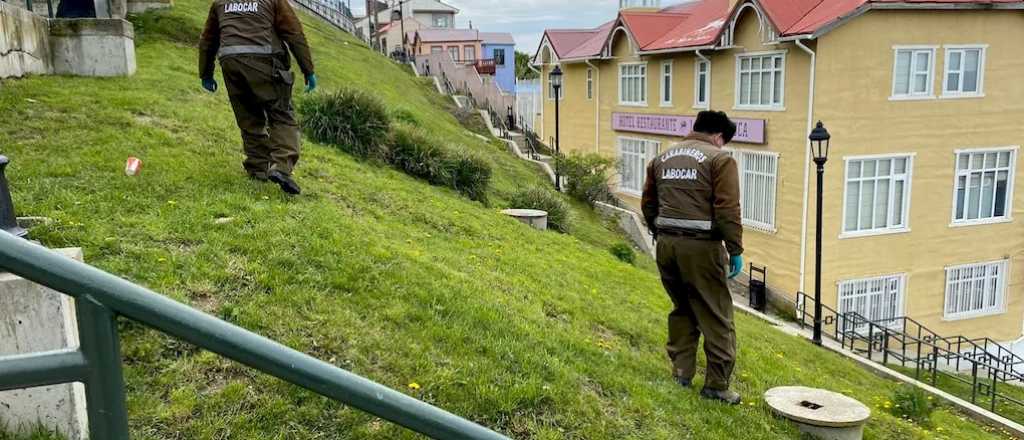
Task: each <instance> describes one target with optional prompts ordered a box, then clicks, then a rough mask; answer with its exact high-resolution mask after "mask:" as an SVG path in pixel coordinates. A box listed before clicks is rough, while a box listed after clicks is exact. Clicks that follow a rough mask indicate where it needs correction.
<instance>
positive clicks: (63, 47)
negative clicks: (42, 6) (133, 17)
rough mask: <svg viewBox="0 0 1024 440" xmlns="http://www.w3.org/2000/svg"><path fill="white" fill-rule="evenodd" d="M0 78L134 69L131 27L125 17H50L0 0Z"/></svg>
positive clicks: (125, 72)
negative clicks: (47, 17) (0, 25)
mask: <svg viewBox="0 0 1024 440" xmlns="http://www.w3.org/2000/svg"><path fill="white" fill-rule="evenodd" d="M0 23H2V24H3V26H2V27H0V78H10V77H22V76H25V75H29V74H36V75H46V74H58V75H79V76H124V75H133V74H134V73H135V68H136V65H135V32H134V29H133V28H132V24H131V23H130V22H128V21H126V20H123V19H118V18H115V19H96V18H78V19H50V20H47V19H46V18H44V17H42V16H40V15H37V14H33V13H32V12H29V11H28V10H26V9H24V8H20V7H17V6H14V5H11V4H8V3H4V2H0Z"/></svg>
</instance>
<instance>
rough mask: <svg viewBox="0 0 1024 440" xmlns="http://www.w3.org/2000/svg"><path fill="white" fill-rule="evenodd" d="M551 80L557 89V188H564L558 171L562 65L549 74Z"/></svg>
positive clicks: (559, 160) (552, 85)
mask: <svg viewBox="0 0 1024 440" xmlns="http://www.w3.org/2000/svg"><path fill="white" fill-rule="evenodd" d="M548 80H549V81H551V88H552V89H554V91H555V190H558V191H561V190H562V176H561V174H559V172H558V163H559V162H561V152H562V150H561V146H560V143H561V142H560V141H561V132H560V127H559V116H560V115H559V109H558V104H559V102H558V101H559V99H558V98H560V97H561V96H562V67H561V66H555V70H552V71H551V74H550V75H548Z"/></svg>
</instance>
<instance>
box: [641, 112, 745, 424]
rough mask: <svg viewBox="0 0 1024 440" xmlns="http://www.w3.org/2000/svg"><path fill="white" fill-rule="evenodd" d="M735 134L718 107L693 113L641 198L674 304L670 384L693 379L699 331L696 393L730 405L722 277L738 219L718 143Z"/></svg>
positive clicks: (731, 263) (733, 176)
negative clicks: (701, 365) (702, 370)
mask: <svg viewBox="0 0 1024 440" xmlns="http://www.w3.org/2000/svg"><path fill="white" fill-rule="evenodd" d="M735 135H736V124H735V123H733V122H732V121H731V120H729V117H728V116H727V115H726V114H725V113H723V112H715V111H704V112H700V114H698V115H697V121H696V123H694V125H693V133H691V134H690V135H689V136H687V137H686V138H685V139H684V140H683V142H681V143H678V144H675V145H673V146H672V148H670V149H669V150H668V151H666V152H664V153H663V154H661V155H660V156H658V157H657V158H655V159H654V160H653V161H652V162H651V165H650V166H649V167H648V169H647V182H646V184H645V186H644V193H643V200H642V206H643V214H644V219H645V220H646V221H647V225H648V227H650V229H651V231H652V232H654V234H655V236H656V237H657V239H658V269H659V271H660V272H661V281H662V284H664V285H665V290H667V291H668V295H669V297H671V298H672V303H673V304H674V305H675V310H673V311H672V313H670V314H669V315H668V344H667V346H666V348H667V350H668V355H669V358H670V359H671V360H672V364H673V370H674V371H673V375H674V376H675V379H676V382H678V383H679V384H680V385H682V386H684V387H689V386H690V385H691V384H692V382H693V377H694V376H695V375H696V373H697V344H698V343H699V341H700V336H701V334H703V335H704V353H705V354H706V355H707V363H708V366H707V377H706V380H705V381H704V388H703V390H701V396H703V397H706V398H708V399H713V400H719V401H722V402H726V403H729V404H733V405H736V404H739V403H740V400H741V399H740V395H739V394H737V393H736V392H734V391H731V390H729V380H730V378H731V376H732V370H733V366H734V365H735V363H736V331H735V327H734V326H733V310H732V296H731V295H730V293H729V287H728V286H727V284H726V278H727V277H728V278H730V279H731V278H733V277H735V276H737V275H739V273H740V271H741V270H742V268H743V257H742V256H741V255H742V254H743V224H742V218H741V214H740V185H739V171H738V170H737V167H736V161H735V160H734V159H733V158H732V156H731V155H730V154H729V153H727V152H725V151H722V147H723V146H724V145H725V144H728V143H729V141H731V140H732V138H733V136H735ZM723 242H724V243H725V246H724V247H723V246H722V243H723ZM726 252H728V255H729V257H728V258H726ZM726 266H728V272H727V267H726Z"/></svg>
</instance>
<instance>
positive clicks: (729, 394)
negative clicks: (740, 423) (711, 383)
mask: <svg viewBox="0 0 1024 440" xmlns="http://www.w3.org/2000/svg"><path fill="white" fill-rule="evenodd" d="M700 396H701V397H703V398H705V399H711V400H717V401H719V402H722V403H728V404H729V405H739V404H740V402H742V401H743V398H741V397H740V395H739V393H737V392H735V391H731V390H721V391H719V390H713V389H711V388H704V389H702V390H700Z"/></svg>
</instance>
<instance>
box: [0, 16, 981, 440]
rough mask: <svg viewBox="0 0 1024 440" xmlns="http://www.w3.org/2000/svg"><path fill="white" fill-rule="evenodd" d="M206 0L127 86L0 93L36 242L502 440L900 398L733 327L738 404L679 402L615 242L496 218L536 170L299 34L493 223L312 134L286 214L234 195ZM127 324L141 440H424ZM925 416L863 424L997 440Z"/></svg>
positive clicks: (962, 422) (657, 432) (157, 35)
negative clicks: (814, 402) (206, 28)
mask: <svg viewBox="0 0 1024 440" xmlns="http://www.w3.org/2000/svg"><path fill="white" fill-rule="evenodd" d="M206 7H207V3H205V2H200V1H198V0H179V1H177V2H175V5H174V8H173V10H171V11H169V12H164V13H155V14H149V15H145V16H143V17H141V18H137V19H135V23H136V32H137V36H138V40H137V54H138V63H139V72H138V74H137V75H136V76H134V77H131V78H126V79H125V78H120V79H95V78H64V77H32V78H28V79H24V80H17V81H5V82H4V83H3V85H2V90H3V92H2V93H0V126H2V127H3V130H0V148H3V149H4V150H3V152H4V153H5V154H8V155H10V156H11V157H12V159H13V161H14V164H13V166H12V167H11V168H10V173H9V177H10V178H11V180H12V186H13V188H14V198H15V201H16V203H17V206H18V210H19V213H20V214H21V215H41V216H47V217H51V218H53V219H55V220H56V221H55V222H54V223H52V224H50V225H48V226H43V227H40V228H39V229H36V230H34V231H33V233H34V234H35V238H37V239H39V240H41V241H42V242H43V243H45V244H46V245H48V246H51V247H63V246H81V247H83V248H84V249H85V255H86V259H87V261H88V262H89V263H91V264H94V265H96V266H99V267H101V268H103V269H105V270H108V271H111V272H113V273H116V274H119V275H121V276H124V277H126V278H128V279H130V280H132V281H134V282H137V283H140V284H142V285H145V286H148V287H150V288H152V289H155V290H157V291H159V292H163V293H165V294H167V295H169V296H171V297H173V298H175V299H177V300H180V301H182V302H185V303H188V304H191V305H193V306H195V307H197V308H200V309H202V310H205V311H207V312H209V313H211V314H214V315H217V316H220V317H222V318H224V319H227V320H229V321H231V322H233V323H236V324H239V325H241V326H244V327H246V328H249V329H251V330H254V331H256V332H259V333H261V334H264V335H266V336H268V337H271V338H274V339H276V340H279V341H281V342H283V343H285V344H287V345H289V346H291V347H294V348H296V349H298V350H301V351H304V352H307V353H310V354H312V355H314V356H317V357H319V358H322V359H324V360H327V361H329V362H331V363H333V364H336V365H338V366H340V367H343V368H346V369H349V370H351V371H354V372H356V373H358V374H361V375H363V376H365V377H368V378H370V379H373V380H376V381H379V382H381V383H384V384H386V385H388V386H391V387H395V388H397V389H400V390H403V391H405V392H407V393H409V394H410V395H412V396H415V397H417V398H420V399H423V400H425V401H427V402H430V403H434V404H437V405H440V406H442V407H444V408H446V409H448V410H450V411H452V412H454V413H456V414H459V415H462V416H465V417H467V418H469V419H472V420H474V421H477V422H480V423H482V424H484V425H486V426H489V427H492V428H494V429H497V430H500V431H502V432H504V433H506V434H507V435H509V436H511V437H513V438H518V439H527V438H529V439H587V440H599V439H609V440H620V439H637V440H640V439H644V440H648V439H687V438H690V439H711V440H718V439H722V440H726V439H728V440H734V439H739V438H742V439H796V438H799V435H798V433H797V431H796V430H795V429H794V428H793V427H792V426H790V425H789V424H788V423H786V422H784V421H781V420H778V419H776V418H774V417H772V416H770V414H769V411H768V409H767V408H766V407H765V406H764V405H763V403H762V402H761V401H760V398H759V396H760V395H762V393H763V392H764V391H765V390H767V389H768V388H770V387H774V386H779V385H792V384H802V385H809V386H816V387H824V388H828V389H832V390H836V391H841V392H845V393H848V394H850V395H852V396H854V397H856V398H858V399H860V400H862V401H865V402H872V401H874V400H877V399H880V398H884V397H885V396H889V395H891V392H892V390H893V389H895V387H896V384H895V383H894V382H891V381H886V380H883V379H880V378H878V377H876V376H874V375H872V374H870V373H868V372H867V371H865V370H862V369H860V368H858V367H856V366H855V365H854V364H852V363H850V362H847V361H845V360H844V359H842V358H840V357H838V356H835V355H833V354H830V353H828V352H824V351H820V350H817V349H815V348H812V347H811V346H810V345H809V344H808V343H807V342H806V341H804V340H801V339H799V338H795V337H790V336H786V335H784V334H782V333H780V332H776V331H774V330H772V329H771V328H770V327H769V326H767V325H766V324H764V323H762V322H761V321H758V320H756V319H753V318H750V317H747V316H742V315H741V316H739V317H738V318H737V327H738V332H739V341H740V348H739V365H738V368H737V372H736V384H735V386H736V389H737V390H739V391H740V392H742V393H743V394H745V395H746V396H747V397H748V398H749V400H750V402H751V404H750V405H744V406H741V407H724V406H720V405H717V404H714V403H709V402H706V401H702V400H701V399H699V398H698V397H697V394H696V392H694V391H692V390H682V389H680V388H679V387H678V386H676V385H675V384H674V383H673V382H672V380H671V378H670V376H669V374H670V369H669V365H668V363H667V361H666V359H665V355H664V352H663V344H664V339H665V328H664V322H665V314H666V313H667V312H668V310H669V307H670V303H669V300H668V298H667V297H666V296H665V294H664V293H663V291H662V288H661V285H660V282H659V280H658V277H657V276H656V274H655V273H654V271H653V266H652V263H651V261H650V258H647V257H644V258H642V259H641V260H640V262H639V264H638V265H637V266H631V265H628V264H625V263H622V262H620V261H618V260H617V259H616V258H615V257H614V256H612V255H611V253H610V252H609V251H608V248H609V246H611V245H612V244H614V243H617V242H619V241H621V240H622V238H621V236H620V235H619V234H618V233H616V232H615V231H613V230H611V229H609V228H608V227H607V225H606V224H605V223H603V222H602V221H600V220H599V219H598V218H597V216H596V215H595V214H594V213H592V212H591V211H589V210H587V209H585V208H584V207H583V206H580V205H578V204H577V205H573V206H574V207H575V209H576V211H577V221H576V224H575V228H574V230H573V233H572V234H569V235H565V234H558V233H554V232H549V233H539V232H535V231H533V230H531V229H529V228H528V227H526V226H525V225H521V224H519V223H517V222H516V221H514V220H512V219H509V218H505V217H503V216H501V215H499V213H498V212H497V211H498V210H499V209H500V208H501V207H503V203H505V201H506V200H507V195H508V194H511V193H512V191H514V190H515V189H516V188H518V187H520V186H524V185H541V184H542V182H543V176H542V175H541V174H540V172H539V171H537V170H536V169H535V168H533V166H532V165H530V164H527V163H524V162H520V161H518V160H516V159H514V158H513V156H512V155H510V154H508V153H507V152H506V151H505V149H504V148H503V147H502V146H501V143H500V142H497V141H492V142H482V141H480V140H479V139H478V138H477V137H475V136H473V135H472V134H470V133H469V132H467V130H466V129H465V128H463V127H462V126H461V125H459V124H458V122H457V121H456V119H455V118H454V117H452V116H451V115H450V114H449V113H448V110H450V102H451V101H450V100H448V99H447V98H445V97H442V96H440V95H438V94H436V93H435V92H434V91H432V90H431V88H430V87H429V85H428V84H427V82H426V81H422V80H418V79H415V78H413V77H411V76H410V75H409V74H408V72H407V70H406V69H403V68H402V67H400V66H395V65H393V64H391V63H390V62H388V61H386V60H384V59H383V58H380V57H378V56H376V55H373V54H371V53H370V52H368V51H367V50H365V49H364V48H363V47H362V46H361V45H360V44H359V43H357V42H356V41H354V40H352V39H351V38H350V37H348V36H346V35H344V34H342V33H340V32H338V31H335V30H333V29H331V28H329V27H328V26H326V25H324V24H322V23H319V22H316V21H312V20H310V19H306V20H305V23H306V25H307V27H306V30H307V34H308V35H309V37H310V40H311V43H312V46H313V48H314V55H315V58H316V61H317V65H318V67H317V73H318V75H319V77H320V78H321V81H322V84H323V87H324V88H325V89H328V90H330V89H336V88H339V87H342V86H356V87H362V88H364V89H365V90H368V91H370V92H371V93H374V94H375V95H377V96H379V97H381V98H382V99H384V100H385V101H386V102H388V103H389V105H390V106H391V107H392V110H393V111H403V112H404V113H403V114H405V115H406V116H408V115H413V116H414V117H415V120H416V123H417V124H418V125H420V126H421V127H422V128H423V129H424V130H427V131H429V132H431V133H432V134H433V135H435V136H438V137H443V138H447V139H451V143H452V145H461V146H462V147H461V148H467V149H471V150H473V151H475V152H477V153H481V154H484V155H485V156H486V157H487V158H488V160H489V161H491V162H492V165H493V166H494V169H495V176H494V179H493V190H492V194H489V200H491V205H490V206H483V205H481V204H479V203H476V202H472V201H470V200H468V199H466V198H465V197H462V196H460V195H458V194H457V193H455V192H453V191H450V190H446V189H442V188H438V187H432V186H429V185H426V184H424V183H423V182H421V181H417V180H415V179H412V178H410V177H408V176H405V175H403V174H401V173H399V172H397V171H394V170H392V169H389V168H386V167H381V166H378V165H374V164H372V163H367V162H361V161H358V160H354V159H352V158H351V157H348V156H345V155H343V154H342V153H339V152H338V151H337V150H336V149H335V148H331V147H326V146H321V145H317V144H314V143H310V142H307V143H306V145H305V152H304V155H303V158H302V161H301V162H300V164H299V168H298V170H297V175H296V177H297V179H299V181H300V182H301V183H302V184H303V185H304V187H305V189H306V194H304V195H303V196H302V197H298V198H288V197H285V196H283V195H282V194H281V193H280V191H279V190H278V189H277V188H276V187H274V186H271V185H266V184H258V183H254V182H250V181H248V180H246V179H245V178H244V173H243V172H242V170H241V167H240V161H241V154H240V147H239V144H240V140H239V136H238V132H237V130H236V129H235V128H234V121H233V118H232V116H231V112H230V109H229V106H228V104H227V99H226V96H225V95H224V94H223V92H221V93H219V94H217V95H209V94H206V93H204V92H202V91H201V89H200V88H199V81H198V79H197V78H195V70H196V67H195V61H196V50H195V48H194V47H193V46H192V44H193V43H194V41H195V39H196V35H198V33H199V29H200V26H201V24H202V23H201V21H202V19H203V18H204V17H205V15H206V14H205V12H206V11H205V10H206ZM403 119H408V118H407V117H404V118H403ZM129 155H135V156H138V157H140V158H142V159H143V160H144V161H145V165H144V168H143V172H142V175H141V176H139V177H135V178H129V177H125V176H124V175H123V174H122V172H121V170H122V167H123V164H124V160H125V158H126V157H128V156H129ZM225 217H229V218H231V219H233V220H232V221H230V222H228V223H225V224H218V223H216V221H217V220H218V219H221V218H225ZM121 329H122V335H123V337H124V341H123V350H124V355H125V362H126V376H127V382H128V387H129V390H128V396H129V402H128V404H129V411H130V415H131V428H132V431H133V438H135V439H154V440H155V439H160V440H177V439H181V440H184V439H380V440H384V439H406V438H416V436H414V435H413V434H410V433H408V432H406V431H404V430H402V429H401V428H398V427H396V426H394V425H391V424H389V423H385V422H382V421H380V420H377V419H375V418H373V417H370V416H368V415H365V414H363V413H360V412H359V411H356V410H353V409H350V408H345V407H343V406H341V405H338V404H336V403H333V402H330V401H328V400H327V399H325V398H321V397H318V396H316V395H314V394H312V393H309V392H306V391H303V390H301V389H298V388H296V387H293V386H290V385H287V384H283V383H281V382H280V381H277V380H275V379H272V378H269V377H267V376H264V375H261V374H257V373H255V372H253V371H251V370H249V369H246V368H243V367H241V366H239V365H237V364H234V363H232V362H230V361H226V360H224V359H221V358H219V357H218V356H215V355H213V354H210V353H207V352H203V351H200V350H197V349H195V348H194V347H191V346H188V345H186V344H182V343H179V342H176V341H173V340H171V339H169V338H166V337H164V336H161V335H159V334H157V333H155V332H152V331H149V330H147V329H145V328H144V327H143V326H141V325H139V324H136V323H131V322H122V324H121ZM412 383H416V384H418V385H419V386H420V388H419V389H413V388H411V387H409V386H408V385H409V384H412ZM699 384H700V381H699V380H698V386H699ZM933 423H935V426H938V427H941V428H942V429H943V431H942V432H937V431H926V430H924V429H922V428H921V427H918V426H915V425H913V424H911V423H908V422H905V421H901V420H898V419H897V418H895V417H892V416H891V415H888V414H887V413H884V412H881V411H876V412H875V415H874V417H873V419H872V421H871V422H870V424H869V425H868V428H867V438H869V439H893V440H896V439H908V438H910V439H924V438H943V439H967V438H970V439H989V438H998V436H996V435H995V434H991V433H988V432H986V430H985V429H984V428H982V427H981V426H979V425H977V424H975V423H973V422H971V421H969V420H966V419H965V418H963V416H962V415H960V414H959V413H956V412H953V411H952V410H950V409H948V408H943V409H940V410H938V411H937V412H936V414H935V416H934V418H933ZM937 429H938V428H936V430H937Z"/></svg>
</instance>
